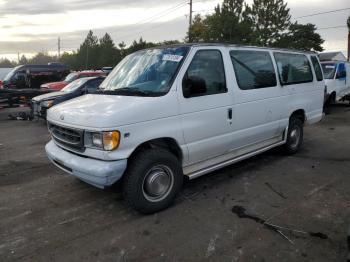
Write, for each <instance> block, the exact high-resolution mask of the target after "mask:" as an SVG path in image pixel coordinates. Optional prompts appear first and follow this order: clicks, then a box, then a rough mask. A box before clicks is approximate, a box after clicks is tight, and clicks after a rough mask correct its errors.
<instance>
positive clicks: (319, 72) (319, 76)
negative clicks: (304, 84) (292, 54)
mask: <svg viewBox="0 0 350 262" xmlns="http://www.w3.org/2000/svg"><path fill="white" fill-rule="evenodd" d="M311 62H312V65H313V67H314V70H315V74H316V79H317V81H322V80H323V75H322V69H321V65H320V63H319V62H318V59H317V57H316V56H311Z"/></svg>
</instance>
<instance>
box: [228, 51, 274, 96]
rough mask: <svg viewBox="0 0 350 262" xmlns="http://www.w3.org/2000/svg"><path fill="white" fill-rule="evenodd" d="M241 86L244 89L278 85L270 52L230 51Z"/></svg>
mask: <svg viewBox="0 0 350 262" xmlns="http://www.w3.org/2000/svg"><path fill="white" fill-rule="evenodd" d="M230 56H231V61H232V64H233V67H234V70H235V74H236V79H237V82H238V86H239V88H241V89H243V90H248V89H255V88H264V87H271V86H276V74H275V70H274V68H273V64H272V60H271V57H270V54H269V53H268V52H262V51H249V50H234V51H231V52H230Z"/></svg>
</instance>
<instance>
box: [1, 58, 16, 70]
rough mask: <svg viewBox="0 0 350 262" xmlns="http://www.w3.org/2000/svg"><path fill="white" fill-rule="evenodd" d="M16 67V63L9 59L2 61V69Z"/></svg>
mask: <svg viewBox="0 0 350 262" xmlns="http://www.w3.org/2000/svg"><path fill="white" fill-rule="evenodd" d="M14 66H15V63H14V62H11V61H10V60H9V59H7V58H3V59H0V68H11V67H14Z"/></svg>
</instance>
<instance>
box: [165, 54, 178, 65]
mask: <svg viewBox="0 0 350 262" xmlns="http://www.w3.org/2000/svg"><path fill="white" fill-rule="evenodd" d="M182 58H183V56H182V55H170V54H166V55H163V61H172V62H177V63H178V62H180V61H181V59H182Z"/></svg>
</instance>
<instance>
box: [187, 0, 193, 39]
mask: <svg viewBox="0 0 350 262" xmlns="http://www.w3.org/2000/svg"><path fill="white" fill-rule="evenodd" d="M189 4H190V16H189V18H190V21H189V25H188V42H190V43H191V42H192V36H191V27H192V13H193V11H192V0H190V3H189Z"/></svg>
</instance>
